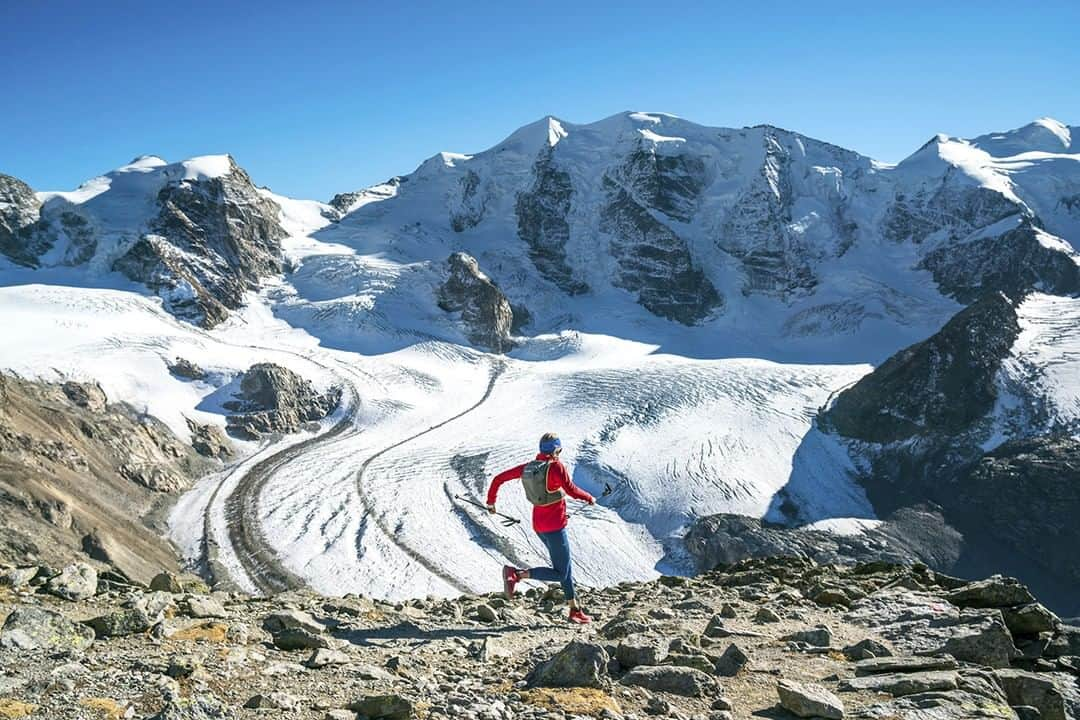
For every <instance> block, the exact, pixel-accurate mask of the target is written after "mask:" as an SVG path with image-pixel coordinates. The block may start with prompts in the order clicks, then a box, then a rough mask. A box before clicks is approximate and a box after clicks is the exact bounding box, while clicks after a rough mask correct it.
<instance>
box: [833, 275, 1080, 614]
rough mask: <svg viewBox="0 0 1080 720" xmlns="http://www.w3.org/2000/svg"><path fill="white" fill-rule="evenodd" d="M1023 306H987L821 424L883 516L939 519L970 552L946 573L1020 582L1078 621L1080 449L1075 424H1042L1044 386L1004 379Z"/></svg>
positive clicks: (857, 390)
mask: <svg viewBox="0 0 1080 720" xmlns="http://www.w3.org/2000/svg"><path fill="white" fill-rule="evenodd" d="M1020 304H1021V303H1018V302H1016V301H1013V300H1010V299H1009V298H1008V297H1006V296H1004V295H1001V294H990V295H986V296H983V297H982V298H981V299H980V300H978V301H977V302H975V303H973V304H972V305H970V306H969V307H968V308H967V309H965V310H964V311H962V312H961V313H959V314H958V315H957V316H956V317H955V318H953V319H952V320H950V321H949V322H948V323H947V324H946V325H945V326H944V327H943V328H942V329H941V331H940V332H938V333H937V334H935V335H934V336H932V337H930V338H929V339H927V340H926V341H924V342H922V343H919V344H917V345H914V346H912V347H910V348H907V349H905V350H903V351H901V352H900V353H898V354H897V355H895V356H893V357H892V358H890V359H889V360H888V361H886V362H885V363H883V364H882V365H881V366H880V367H878V368H877V369H876V370H874V372H872V373H870V374H869V375H867V376H865V377H864V378H863V379H862V380H860V381H859V382H858V383H857V384H855V385H854V386H853V387H851V388H850V389H847V390H845V391H844V392H842V393H840V395H839V396H838V397H837V398H836V399H835V401H834V402H833V404H832V405H831V407H829V408H828V409H827V410H826V411H825V412H824V413H823V414H822V415H821V416H820V417H819V425H820V426H821V427H822V428H824V429H826V430H829V431H832V432H834V433H836V434H837V435H838V436H840V437H842V438H844V439H845V442H846V444H847V447H848V448H849V451H850V452H851V454H852V456H853V457H854V458H855V459H856V461H857V467H858V468H859V482H860V483H861V484H862V485H863V487H865V488H866V491H867V495H868V497H869V499H870V501H871V502H872V504H873V506H874V509H875V511H876V512H877V513H878V515H879V516H882V517H884V516H885V515H887V514H889V513H892V512H895V511H896V510H897V509H899V508H905V507H911V506H914V505H918V504H921V503H927V502H929V503H933V504H935V505H936V506H938V507H940V508H941V513H942V515H943V517H944V518H945V520H946V522H947V523H948V524H949V526H951V527H953V528H955V529H956V530H957V531H959V532H960V533H961V534H962V535H963V542H962V544H961V552H960V553H959V555H958V556H957V557H955V558H953V559H952V562H939V563H938V564H937V565H936V566H937V567H939V568H940V569H943V570H950V571H954V572H958V573H961V574H977V573H982V572H985V571H986V570H987V568H990V567H994V568H996V569H999V570H1002V569H1004V570H1007V571H1009V572H1013V573H1017V574H1018V575H1020V576H1021V577H1023V578H1024V579H1025V581H1026V582H1029V583H1030V584H1032V586H1034V587H1036V588H1037V589H1039V591H1040V593H1041V594H1043V595H1044V596H1045V597H1047V598H1048V599H1051V600H1052V602H1053V603H1055V604H1058V606H1059V607H1062V608H1064V609H1065V610H1066V611H1067V612H1070V613H1080V605H1077V603H1076V593H1075V589H1076V588H1077V587H1078V583H1080V564H1078V562H1077V559H1076V557H1074V555H1075V554H1074V553H1073V552H1072V550H1071V548H1075V547H1078V546H1080V534H1078V531H1077V528H1076V526H1075V523H1073V522H1071V521H1070V520H1069V519H1068V518H1070V517H1075V516H1076V513H1077V512H1080V494H1078V492H1077V488H1078V487H1080V463H1078V462H1077V461H1078V460H1080V443H1078V442H1077V440H1076V438H1075V436H1074V435H1072V434H1071V432H1070V427H1069V426H1068V425H1055V424H1054V423H1052V422H1046V421H1040V420H1039V419H1040V418H1043V417H1046V416H1048V415H1049V413H1050V410H1051V408H1049V407H1048V406H1047V399H1046V398H1045V397H1042V396H1040V395H1039V393H1038V386H1037V385H1024V384H1018V383H1016V382H1015V381H1014V380H1013V379H1012V378H1011V377H1010V376H1009V375H1008V374H1007V372H1006V370H1007V366H1008V361H1009V359H1010V357H1011V356H1012V354H1013V353H1014V347H1015V346H1016V344H1017V340H1018V337H1019V335H1020V333H1021V323H1020V319H1019V318H1018V310H1017V307H1018V306H1019V305H1020ZM923 559H924V560H929V559H928V558H923ZM940 559H942V558H939V560H940Z"/></svg>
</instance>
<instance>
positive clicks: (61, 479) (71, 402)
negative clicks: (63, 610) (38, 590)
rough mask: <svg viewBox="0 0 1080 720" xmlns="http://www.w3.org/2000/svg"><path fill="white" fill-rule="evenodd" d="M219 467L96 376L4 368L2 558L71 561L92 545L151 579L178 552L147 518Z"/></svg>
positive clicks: (129, 571) (0, 405) (94, 552)
mask: <svg viewBox="0 0 1080 720" xmlns="http://www.w3.org/2000/svg"><path fill="white" fill-rule="evenodd" d="M209 468H210V466H209V464H208V463H207V462H206V461H205V460H203V459H201V458H199V457H198V456H197V455H196V454H195V453H194V452H193V451H192V450H191V449H190V448H188V447H186V446H185V445H184V444H183V443H182V442H180V440H179V439H177V438H176V437H175V436H174V435H173V434H172V433H171V432H170V431H169V430H168V428H166V427H165V426H164V425H163V424H161V423H160V422H158V421H157V420H155V419H153V418H150V417H148V416H145V415H142V414H140V413H137V412H136V411H135V410H133V409H132V408H130V407H128V406H126V405H123V404H108V403H107V398H106V397H105V394H104V392H102V390H101V388H100V387H99V386H98V385H97V384H96V383H77V382H71V381H69V382H66V383H62V384H48V383H37V382H30V381H26V380H22V379H19V378H15V377H11V376H7V375H0V514H2V515H3V518H4V522H3V523H0V561H3V560H17V561H18V562H20V563H24V562H26V561H28V560H29V561H37V562H45V563H50V564H53V565H55V566H57V567H64V566H66V565H68V564H69V563H70V562H71V561H72V560H73V559H76V558H81V559H86V555H85V554H84V552H85V553H88V554H90V555H91V557H94V558H95V559H96V560H100V561H105V562H109V563H110V564H112V565H114V566H116V567H118V568H120V569H121V570H122V571H123V572H124V574H126V575H128V576H129V577H131V578H135V579H142V580H148V579H149V578H150V577H152V576H153V574H154V573H156V572H157V571H158V570H160V569H161V568H163V567H166V568H168V567H175V566H176V557H175V553H174V551H173V549H172V548H171V546H169V545H168V543H167V542H165V541H164V540H162V539H161V537H160V533H159V532H158V531H157V529H151V528H150V527H147V526H145V525H143V523H142V522H141V521H140V518H143V517H147V518H149V516H150V515H151V513H152V511H153V510H154V509H155V507H156V505H157V503H158V501H159V500H160V495H161V494H162V493H174V492H177V491H179V490H181V489H184V488H186V487H187V486H188V485H189V484H190V482H191V481H192V480H193V479H194V478H196V477H199V476H200V475H202V474H203V473H204V472H206V471H207V470H209ZM147 522H149V519H148V521H147Z"/></svg>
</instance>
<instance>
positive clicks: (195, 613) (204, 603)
mask: <svg viewBox="0 0 1080 720" xmlns="http://www.w3.org/2000/svg"><path fill="white" fill-rule="evenodd" d="M184 606H185V610H186V613H185V614H186V615H187V616H188V617H193V618H224V617H228V616H229V613H228V612H226V610H225V608H224V606H222V604H221V603H220V602H219V601H218V600H216V599H215V598H212V597H208V596H206V595H192V596H191V597H189V598H187V600H185V601H184Z"/></svg>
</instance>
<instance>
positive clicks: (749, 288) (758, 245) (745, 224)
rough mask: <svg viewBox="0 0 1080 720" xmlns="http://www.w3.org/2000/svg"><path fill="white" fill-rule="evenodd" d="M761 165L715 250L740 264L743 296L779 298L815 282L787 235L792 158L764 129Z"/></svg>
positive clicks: (806, 259)
mask: <svg viewBox="0 0 1080 720" xmlns="http://www.w3.org/2000/svg"><path fill="white" fill-rule="evenodd" d="M762 141H763V143H764V150H765V152H764V162H763V163H762V165H761V167H760V169H759V170H758V172H757V173H756V174H755V175H754V177H753V178H752V180H751V181H750V184H749V185H748V186H747V187H746V188H745V189H744V190H743V191H742V193H741V194H740V196H739V198H738V199H737V200H736V202H735V204H734V206H733V207H732V208H731V210H729V212H728V215H727V218H726V219H725V221H724V224H723V225H722V226H721V229H720V234H719V237H718V238H717V245H719V246H720V247H721V248H722V249H723V250H724V251H725V252H728V253H730V254H731V255H733V256H734V257H736V258H739V260H740V261H741V262H742V266H743V269H744V271H745V273H746V282H745V285H744V287H743V292H744V293H746V294H750V293H756V292H760V293H765V294H770V295H779V296H781V297H784V296H787V295H789V294H792V293H797V292H800V291H802V290H806V289H809V288H812V287H814V285H815V284H816V282H817V279H816V278H815V277H814V273H813V270H812V269H811V268H810V263H809V259H810V258H809V256H808V254H807V252H806V249H805V248H800V247H797V246H796V245H795V244H794V242H793V238H792V236H791V234H790V232H789V231H788V227H787V226H788V224H789V223H790V222H791V205H792V189H791V170H790V161H791V154H790V152H789V151H788V149H787V148H786V147H785V146H784V145H783V144H782V143H781V142H780V139H779V137H777V133H776V132H775V131H773V130H772V129H766V130H765V132H764V134H763V136H762Z"/></svg>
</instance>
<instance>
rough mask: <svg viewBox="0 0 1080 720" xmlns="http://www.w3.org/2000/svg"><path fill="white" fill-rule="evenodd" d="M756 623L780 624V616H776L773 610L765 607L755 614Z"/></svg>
mask: <svg viewBox="0 0 1080 720" xmlns="http://www.w3.org/2000/svg"><path fill="white" fill-rule="evenodd" d="M754 622H756V623H775V622H780V616H779V615H777V614H776V612H775V611H773V610H772V609H771V608H767V607H763V608H759V609H758V611H757V612H756V613H754Z"/></svg>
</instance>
